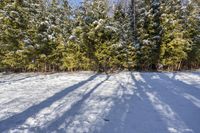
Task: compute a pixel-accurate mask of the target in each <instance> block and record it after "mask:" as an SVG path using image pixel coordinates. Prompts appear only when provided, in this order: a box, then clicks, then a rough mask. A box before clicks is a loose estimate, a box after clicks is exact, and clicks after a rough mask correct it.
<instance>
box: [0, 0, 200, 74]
mask: <svg viewBox="0 0 200 133" xmlns="http://www.w3.org/2000/svg"><path fill="white" fill-rule="evenodd" d="M199 5H200V3H199V2H198V1H195V0H193V1H181V0H167V1H166V0H131V1H128V2H126V1H124V0H118V1H117V2H115V3H114V4H113V3H111V2H110V1H109V0H84V1H83V2H82V3H81V4H79V5H77V6H71V5H70V4H69V1H68V0H1V1H0V71H15V72H29V71H40V72H54V71H78V70H93V71H99V72H105V71H106V72H107V71H116V70H142V71H151V70H157V69H163V70H169V71H176V70H181V69H196V68H199V66H200V10H199Z"/></svg>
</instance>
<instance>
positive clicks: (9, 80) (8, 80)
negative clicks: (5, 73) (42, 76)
mask: <svg viewBox="0 0 200 133" xmlns="http://www.w3.org/2000/svg"><path fill="white" fill-rule="evenodd" d="M37 76H38V75H32V76H25V77H22V78H19V79H14V80H11V79H12V78H14V75H13V76H12V77H10V78H9V79H7V80H4V81H0V84H2V83H13V82H18V81H21V80H25V79H29V78H33V77H37ZM2 78H3V77H2Z"/></svg>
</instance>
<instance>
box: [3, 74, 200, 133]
mask: <svg viewBox="0 0 200 133" xmlns="http://www.w3.org/2000/svg"><path fill="white" fill-rule="evenodd" d="M0 132H1V133H2V132H5V133H7V132H16V133H20V132H27V133H31V132H35V133H40V132H41V133H46V132H48V133H49V132H55V133H57V132H58V133H62V132H66V133H200V72H179V73H167V72H166V73H142V72H141V73H139V72H120V73H117V74H111V75H104V74H96V73H92V72H77V73H55V74H46V75H45V74H40V73H21V74H8V75H3V74H0Z"/></svg>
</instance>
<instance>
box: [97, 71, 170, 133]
mask: <svg viewBox="0 0 200 133" xmlns="http://www.w3.org/2000/svg"><path fill="white" fill-rule="evenodd" d="M130 77H131V82H132V83H134V84H131V86H132V87H131V90H132V91H133V93H127V90H128V88H127V87H126V85H123V84H122V83H121V82H120V81H119V82H118V83H119V91H121V96H116V99H113V100H115V105H114V106H113V108H112V109H111V111H110V112H109V114H108V115H107V116H106V119H108V120H109V121H108V122H105V125H104V126H103V127H102V128H101V131H100V132H103V133H110V132H112V133H128V132H137V133H149V132H150V133H160V132H161V131H162V133H168V131H167V128H166V124H165V123H164V122H163V121H162V120H161V118H160V115H159V114H158V113H156V110H155V109H154V108H153V106H152V105H151V102H150V101H149V100H148V98H147V96H146V94H145V88H148V85H147V84H145V83H143V82H141V81H137V80H136V78H135V76H134V74H133V73H130Z"/></svg>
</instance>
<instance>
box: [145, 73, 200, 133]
mask: <svg viewBox="0 0 200 133" xmlns="http://www.w3.org/2000/svg"><path fill="white" fill-rule="evenodd" d="M154 76H156V77H159V78H156V79H155V78H153V77H154ZM142 78H143V79H144V80H145V81H146V82H148V84H149V85H150V86H151V87H150V88H149V91H151V92H152V93H156V95H157V96H158V98H159V99H160V101H162V102H163V103H165V104H166V105H169V106H168V107H170V108H171V109H172V110H173V111H174V112H176V113H177V116H179V117H180V119H181V120H182V123H184V124H185V126H186V127H187V126H188V127H189V128H190V129H192V130H193V131H194V132H195V133H197V132H200V127H199V123H200V115H198V114H199V113H200V109H199V108H197V107H196V106H194V105H193V104H192V103H191V101H189V100H188V99H186V98H184V97H183V95H182V94H184V93H190V94H191V95H195V94H199V91H198V90H197V89H196V88H195V87H193V86H192V85H187V84H185V83H183V82H181V81H179V80H175V79H171V78H169V77H168V76H167V75H165V74H148V73H146V74H143V75H142ZM177 122H178V120H177ZM175 124H177V123H175ZM184 124H182V125H183V126H184ZM193 131H190V132H193ZM188 132H189V131H188Z"/></svg>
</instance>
